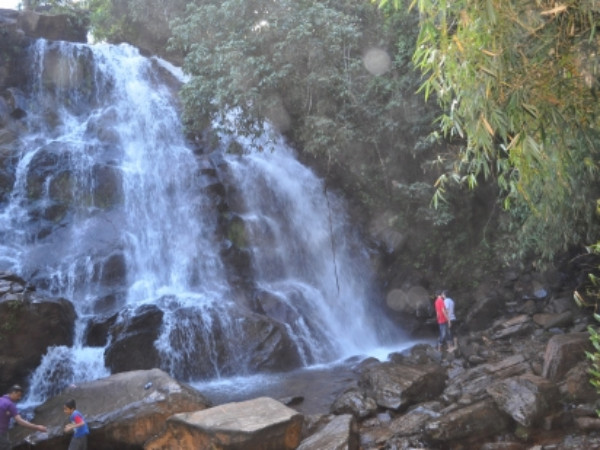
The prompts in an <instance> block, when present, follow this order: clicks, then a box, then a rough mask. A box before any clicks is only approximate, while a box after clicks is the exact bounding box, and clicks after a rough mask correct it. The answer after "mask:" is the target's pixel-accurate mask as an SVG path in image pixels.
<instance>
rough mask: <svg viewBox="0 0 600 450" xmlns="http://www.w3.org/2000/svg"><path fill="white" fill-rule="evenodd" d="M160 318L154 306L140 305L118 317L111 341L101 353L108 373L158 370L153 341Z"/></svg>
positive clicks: (158, 309)
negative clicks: (108, 370)
mask: <svg viewBox="0 0 600 450" xmlns="http://www.w3.org/2000/svg"><path fill="white" fill-rule="evenodd" d="M163 315H164V313H163V312H162V311H161V310H160V308H158V307H157V306H155V305H144V306H140V307H139V308H137V309H136V310H135V311H129V312H125V313H124V314H122V315H121V316H120V318H119V320H117V321H116V323H115V324H114V325H113V326H112V327H111V330H110V333H111V336H112V340H111V343H110V345H109V346H108V347H106V350H105V351H104V356H105V362H106V366H107V367H108V368H109V369H110V370H111V372H112V373H118V372H126V371H129V370H143V369H152V368H154V367H159V366H160V358H159V355H158V351H157V350H156V348H155V346H154V341H156V339H157V338H158V333H159V332H160V326H161V323H162V318H163ZM140 349H143V351H140Z"/></svg>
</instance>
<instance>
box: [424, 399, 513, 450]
mask: <svg viewBox="0 0 600 450" xmlns="http://www.w3.org/2000/svg"><path fill="white" fill-rule="evenodd" d="M509 425H510V421H509V418H508V416H507V415H506V414H505V413H503V412H501V411H500V410H499V409H498V407H497V406H496V404H495V403H494V402H493V401H492V400H491V399H487V400H483V401H481V402H478V403H474V404H472V405H468V406H466V407H464V408H458V409H453V410H451V411H449V412H448V413H444V412H442V413H441V414H440V417H439V418H434V419H432V420H431V421H429V422H428V423H427V424H425V427H424V431H425V434H427V435H428V436H429V438H430V439H433V440H435V441H444V442H451V441H458V442H460V443H461V444H463V445H465V446H464V447H462V448H477V447H469V446H468V444H467V442H468V441H476V440H478V439H482V438H484V437H486V436H493V435H495V434H499V433H501V432H503V431H505V430H507V429H508V427H509Z"/></svg>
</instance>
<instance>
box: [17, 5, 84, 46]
mask: <svg viewBox="0 0 600 450" xmlns="http://www.w3.org/2000/svg"><path fill="white" fill-rule="evenodd" d="M18 23H19V28H20V29H21V30H23V32H24V33H25V34H26V35H27V36H29V37H32V38H34V39H38V38H44V39H48V40H52V41H73V42H87V32H88V30H87V26H88V24H89V20H88V18H87V16H86V15H85V14H84V13H81V14H79V15H77V16H75V15H69V14H56V15H48V14H39V13H37V12H34V11H29V10H28V11H23V12H21V13H20V14H19V18H18Z"/></svg>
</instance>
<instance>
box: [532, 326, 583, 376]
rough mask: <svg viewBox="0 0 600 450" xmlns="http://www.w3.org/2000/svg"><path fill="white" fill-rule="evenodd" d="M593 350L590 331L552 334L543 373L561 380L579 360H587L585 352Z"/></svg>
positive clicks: (545, 354) (547, 346)
mask: <svg viewBox="0 0 600 450" xmlns="http://www.w3.org/2000/svg"><path fill="white" fill-rule="evenodd" d="M586 351H589V352H591V351H593V347H592V343H591V342H590V336H589V334H588V333H569V334H559V335H556V336H552V338H550V340H549V341H548V344H547V345H546V352H545V353H544V368H543V373H542V375H543V376H544V377H546V378H548V379H550V380H552V381H560V380H562V379H563V377H564V376H565V375H566V373H567V372H568V371H569V369H571V368H572V367H573V366H575V365H576V364H577V363H578V362H580V361H583V360H585V358H586V356H585V352H586Z"/></svg>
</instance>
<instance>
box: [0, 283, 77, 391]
mask: <svg viewBox="0 0 600 450" xmlns="http://www.w3.org/2000/svg"><path fill="white" fill-rule="evenodd" d="M0 289H1V291H2V293H0V319H1V322H2V327H1V328H0V361H1V364H0V389H2V390H3V391H4V390H5V389H7V388H8V386H10V385H11V384H14V383H20V384H24V383H25V380H27V378H28V376H29V374H30V373H31V371H32V370H33V369H35V368H36V367H37V366H38V365H39V364H40V362H41V360H42V356H43V355H44V354H45V353H46V352H47V350H48V348H49V347H51V346H61V345H65V346H70V345H72V344H73V337H74V327H75V310H74V308H73V305H72V304H71V303H70V302H69V301H67V300H65V299H62V298H49V297H45V296H41V295H39V294H37V293H35V292H34V291H32V290H31V289H30V288H28V285H27V284H26V283H25V282H24V281H23V280H21V279H20V278H19V277H17V276H15V275H12V274H8V273H0Z"/></svg>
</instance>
